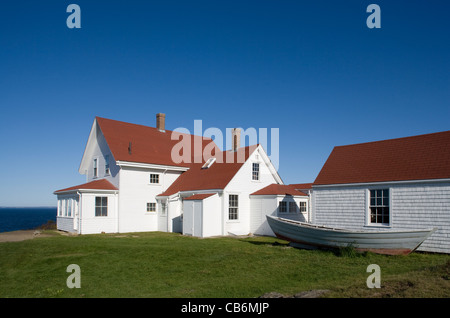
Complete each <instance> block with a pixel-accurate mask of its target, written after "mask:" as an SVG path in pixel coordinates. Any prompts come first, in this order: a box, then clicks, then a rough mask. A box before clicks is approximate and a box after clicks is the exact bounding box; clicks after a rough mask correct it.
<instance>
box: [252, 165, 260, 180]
mask: <svg viewBox="0 0 450 318" xmlns="http://www.w3.org/2000/svg"><path fill="white" fill-rule="evenodd" d="M252 180H259V163H254V164H253V168H252Z"/></svg>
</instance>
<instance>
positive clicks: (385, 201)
mask: <svg viewBox="0 0 450 318" xmlns="http://www.w3.org/2000/svg"><path fill="white" fill-rule="evenodd" d="M369 209H370V223H372V224H384V225H389V189H382V190H370V205H369Z"/></svg>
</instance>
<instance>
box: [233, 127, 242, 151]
mask: <svg viewBox="0 0 450 318" xmlns="http://www.w3.org/2000/svg"><path fill="white" fill-rule="evenodd" d="M240 145H241V129H240V128H233V129H231V150H232V151H237V150H238V149H239V147H240Z"/></svg>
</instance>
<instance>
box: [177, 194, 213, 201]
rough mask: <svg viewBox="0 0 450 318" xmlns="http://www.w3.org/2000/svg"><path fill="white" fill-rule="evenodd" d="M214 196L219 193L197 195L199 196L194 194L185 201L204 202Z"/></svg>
mask: <svg viewBox="0 0 450 318" xmlns="http://www.w3.org/2000/svg"><path fill="white" fill-rule="evenodd" d="M214 194H217V192H214V193H197V194H193V195H191V196H190V197H187V198H184V199H183V200H203V199H206V198H209V197H211V196H213V195H214Z"/></svg>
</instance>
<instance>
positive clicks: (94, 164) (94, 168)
mask: <svg viewBox="0 0 450 318" xmlns="http://www.w3.org/2000/svg"><path fill="white" fill-rule="evenodd" d="M92 171H93V172H92V176H93V178H98V158H94V160H93V162H92Z"/></svg>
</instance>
